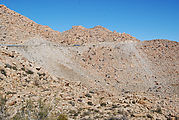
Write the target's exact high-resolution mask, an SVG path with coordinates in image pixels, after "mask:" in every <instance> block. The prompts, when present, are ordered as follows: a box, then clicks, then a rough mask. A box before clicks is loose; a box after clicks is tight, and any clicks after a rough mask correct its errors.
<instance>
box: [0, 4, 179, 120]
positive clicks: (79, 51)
mask: <svg viewBox="0 0 179 120" xmlns="http://www.w3.org/2000/svg"><path fill="white" fill-rule="evenodd" d="M178 95H179V43H178V42H175V41H170V40H164V39H156V40H150V41H140V40H138V39H136V38H135V37H133V36H131V35H129V34H126V33H117V32H116V31H113V32H112V31H110V30H108V29H106V28H104V27H102V26H96V27H94V28H89V29H88V28H84V27H82V26H73V27H72V29H70V30H67V31H65V32H62V33H60V32H58V31H54V30H52V29H51V28H49V27H48V26H43V25H39V24H37V23H35V22H33V21H32V20H30V19H28V18H27V17H25V16H22V15H20V14H18V13H16V12H14V11H12V10H10V9H9V8H7V7H6V6H4V5H0V97H1V98H0V100H1V101H0V108H1V109H0V119H2V120H6V119H7V120H11V119H12V120H14V119H21V118H23V119H25V118H26V119H29V120H31V119H41V120H46V119H52V118H53V119H58V120H62V117H64V118H63V119H69V120H73V119H74V120H136V119H138V120H146V119H149V120H178V119H179V97H178ZM39 101H40V102H39ZM42 103H43V106H42ZM29 106H31V107H29ZM39 106H41V107H39ZM42 108H43V109H42ZM36 113H38V114H36ZM39 116H40V117H39Z"/></svg>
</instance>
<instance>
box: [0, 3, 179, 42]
mask: <svg viewBox="0 0 179 120" xmlns="http://www.w3.org/2000/svg"><path fill="white" fill-rule="evenodd" d="M0 4H4V5H6V6H7V7H9V8H10V9H12V10H14V11H16V12H18V13H20V14H22V15H24V16H26V17H28V18H30V19H32V20H33V21H35V22H37V23H39V24H43V25H48V26H49V27H51V28H52V29H54V30H58V31H60V32H62V31H65V30H68V29H70V28H71V27H72V26H73V25H82V26H84V27H86V28H91V27H94V26H96V25H101V26H103V27H106V28H108V29H109V30H111V31H113V30H116V31H117V32H125V33H129V34H131V35H133V36H134V37H136V38H138V39H140V40H151V39H157V38H159V39H169V40H174V41H178V42H179V0H0Z"/></svg>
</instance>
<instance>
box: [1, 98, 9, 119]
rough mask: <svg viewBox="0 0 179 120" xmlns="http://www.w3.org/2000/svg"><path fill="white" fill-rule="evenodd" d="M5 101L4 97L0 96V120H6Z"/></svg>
mask: <svg viewBox="0 0 179 120" xmlns="http://www.w3.org/2000/svg"><path fill="white" fill-rule="evenodd" d="M6 102H7V99H6V97H3V96H0V120H6V118H7V116H8V115H9V114H8V113H7V107H6Z"/></svg>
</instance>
